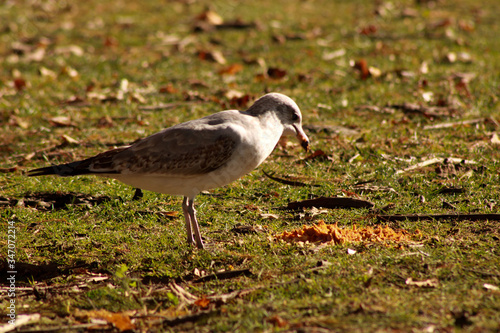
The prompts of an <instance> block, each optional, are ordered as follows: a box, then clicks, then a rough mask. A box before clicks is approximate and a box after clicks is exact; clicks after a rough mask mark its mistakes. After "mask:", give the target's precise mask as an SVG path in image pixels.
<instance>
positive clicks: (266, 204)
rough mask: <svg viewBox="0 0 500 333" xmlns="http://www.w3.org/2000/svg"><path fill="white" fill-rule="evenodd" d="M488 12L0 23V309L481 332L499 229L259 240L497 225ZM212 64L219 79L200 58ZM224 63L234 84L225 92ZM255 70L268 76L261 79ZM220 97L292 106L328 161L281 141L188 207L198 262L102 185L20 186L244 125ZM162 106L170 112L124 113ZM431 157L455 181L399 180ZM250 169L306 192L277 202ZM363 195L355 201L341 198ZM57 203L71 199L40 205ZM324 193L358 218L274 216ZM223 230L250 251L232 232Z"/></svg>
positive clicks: (239, 12) (275, 326)
mask: <svg viewBox="0 0 500 333" xmlns="http://www.w3.org/2000/svg"><path fill="white" fill-rule="evenodd" d="M206 6H209V7H210V8H211V10H212V11H213V12H215V13H217V14H218V15H220V16H221V17H222V18H223V19H224V21H225V22H230V21H234V20H236V19H238V18H239V19H241V20H242V21H243V22H244V23H252V24H255V25H252V26H250V27H248V28H244V29H236V28H229V29H215V28H214V29H208V30H207V31H194V30H195V29H194V26H195V24H196V23H199V22H198V21H197V20H196V17H197V16H198V15H199V14H200V13H202V12H203V11H204V10H205V8H206ZM499 9H500V8H499V5H498V3H497V1H495V0H486V1H482V3H481V4H480V5H479V4H478V3H477V2H474V1H470V0H460V1H455V2H453V3H452V2H445V1H429V2H427V1H424V2H413V1H394V2H380V3H379V4H374V3H373V2H370V1H361V0H360V1H352V2H349V1H336V2H332V1H326V0H325V1H322V0H318V1H274V2H272V3H269V1H253V2H240V1H211V2H206V1H195V2H183V1H171V2H165V3H159V2H156V1H143V2H141V3H140V4H139V3H138V2H109V3H101V2H98V1H87V2H85V3H83V2H82V3H68V2H57V1H46V2H33V1H25V2H19V3H17V2H15V3H14V2H7V3H5V4H4V5H3V6H2V7H1V8H0V17H1V20H0V22H2V23H1V25H0V27H1V29H0V31H1V32H0V40H1V41H2V42H1V43H0V62H1V64H2V65H1V66H0V78H1V79H0V96H1V99H0V106H1V108H0V126H1V130H0V156H1V159H0V168H1V170H2V173H0V197H1V198H0V203H1V206H0V219H1V221H2V223H1V225H0V230H1V233H2V235H4V237H2V238H1V239H0V250H1V251H2V257H4V258H7V255H4V253H5V254H7V248H8V240H7V232H8V231H7V230H8V225H9V224H8V222H9V221H11V222H14V224H15V230H16V236H17V238H16V269H17V270H18V275H17V282H16V283H17V284H16V287H17V288H18V289H17V293H16V301H17V308H16V311H17V314H18V315H20V314H28V315H31V316H32V317H31V318H32V319H33V321H32V322H31V323H30V324H28V325H26V326H22V327H19V328H18V330H19V331H23V330H31V331H33V330H46V329H54V328H55V327H59V328H60V329H61V330H69V329H73V330H79V331H84V330H87V329H92V328H94V329H108V330H114V331H121V330H127V329H132V330H134V331H141V330H142V331H216V332H218V331H231V332H238V331H240V332H248V331H266V332H270V331H306V332H307V331H311V332H313V331H321V330H322V329H324V330H333V331H360V332H372V331H381V332H389V331H405V332H409V331H412V332H421V331H428V332H431V331H438V332H449V331H463V332H489V331H491V332H494V331H498V330H499V329H500V315H499V313H500V306H499V304H500V294H499V291H498V287H499V286H500V268H499V267H500V256H499V255H500V254H499V250H500V247H499V240H500V232H499V230H500V228H499V226H498V221H497V220H494V219H493V220H488V219H483V220H479V221H477V220H476V221H472V220H454V219H440V218H435V219H434V220H424V219H422V220H420V221H417V222H414V221H409V220H406V221H400V222H389V223H388V225H389V226H390V227H392V228H394V229H405V230H408V231H409V232H414V231H416V230H420V231H421V233H422V238H421V239H418V240H417V243H416V244H413V243H410V244H392V245H389V246H387V245H383V244H378V243H377V244H373V243H354V244H342V245H332V246H325V247H318V246H317V244H311V245H300V244H285V243H281V242H277V241H272V240H271V239H270V238H272V236H273V235H276V234H279V233H281V232H283V231H284V230H292V229H296V228H300V227H302V225H304V224H308V225H310V224H313V223H315V222H317V221H319V220H324V221H326V222H327V223H338V225H339V226H342V227H346V228H349V227H351V226H352V225H357V226H358V227H363V226H376V225H378V224H380V222H378V220H377V214H379V213H380V212H381V210H383V208H384V207H385V209H386V211H384V212H383V213H384V214H470V213H476V214H493V213H499V211H498V210H499V208H498V202H499V201H500V197H499V193H500V192H499V185H498V184H499V175H498V168H499V160H500V153H499V149H498V148H499V144H498V137H496V133H498V132H499V128H498V126H499V125H498V122H499V121H500V118H499V117H498V111H499V100H498V95H499V87H500V76H499V73H500V42H499V40H498V33H499V32H500V27H499V25H498V20H497V18H496V16H495V15H496V13H498V11H499ZM217 51H218V52H221V53H222V55H223V57H224V58H225V59H226V63H218V62H217V61H213V60H210V55H212V56H213V55H216V52H217ZM203 54H205V59H203ZM207 54H208V56H207ZM363 62H366V64H367V66H368V67H372V68H371V69H370V73H371V74H372V75H370V76H368V77H367V78H366V79H362V78H361V76H362V74H363V72H362V71H361V70H359V69H357V68H359V67H360V66H359V64H362V63H363ZM355 63H358V66H353V65H354V64H355ZM233 64H239V65H241V67H240V68H239V71H238V70H237V71H236V73H234V74H232V75H231V74H227V71H228V68H229V66H231V65H233ZM268 68H278V69H279V70H281V71H283V73H284V77H282V78H279V77H272V75H271V76H270V77H268V76H266V75H265V73H267V69H268ZM364 74H365V75H366V74H367V72H365V73H364ZM229 90H236V91H239V92H242V93H243V94H248V97H249V98H250V99H255V98H257V97H259V96H261V95H262V94H264V93H265V92H267V91H279V92H282V93H285V94H287V95H289V96H290V97H292V98H293V99H294V100H295V101H296V102H297V103H298V105H299V106H300V107H301V109H302V112H303V116H304V125H305V126H306V131H307V132H308V135H309V137H310V139H311V142H312V148H313V150H322V151H323V152H324V153H325V156H326V157H325V156H323V157H325V158H321V157H318V158H313V159H305V157H306V156H308V155H309V154H308V153H305V152H302V151H301V149H300V147H299V146H298V145H297V144H295V142H294V141H292V140H291V141H290V142H291V143H292V144H287V145H283V146H282V145H279V146H278V147H277V148H276V150H275V152H274V153H273V154H272V155H271V156H270V157H269V158H268V159H267V160H266V161H265V162H264V163H263V165H262V166H260V167H259V168H258V169H257V170H255V171H254V172H252V173H250V174H249V175H247V176H245V177H243V178H242V179H240V180H238V181H236V182H234V183H232V184H230V185H228V186H226V187H224V188H218V189H213V190H211V191H210V193H208V194H203V195H199V196H198V197H197V201H196V203H197V210H198V217H199V220H200V223H201V228H202V233H203V235H204V237H205V238H206V239H207V241H208V243H209V244H210V247H209V249H208V250H203V251H200V250H197V249H194V248H192V247H189V246H187V244H186V242H185V239H184V238H185V236H184V235H185V231H184V229H183V224H184V222H183V217H182V212H181V209H180V203H181V201H180V198H177V197H169V196H164V195H159V194H156V193H150V192H146V193H145V195H144V198H143V199H142V200H139V201H132V200H131V197H132V195H133V189H131V188H130V187H128V186H126V185H123V184H121V183H119V182H116V181H113V180H106V179H98V178H91V177H77V178H53V177H41V178H27V177H26V176H25V172H26V171H27V170H29V169H32V168H36V167H41V166H45V165H48V164H51V163H62V162H66V161H70V160H74V159H78V158H84V157H87V156H91V155H93V154H96V153H98V152H101V151H103V150H106V149H108V148H110V147H113V146H118V145H121V144H124V143H129V142H133V141H134V140H136V139H138V138H140V137H144V136H146V135H148V134H151V133H154V132H156V131H158V130H160V129H162V128H165V127H168V126H171V125H174V124H176V123H178V122H183V121H187V120H190V119H194V118H198V117H201V116H204V115H208V114H211V113H213V112H217V111H219V110H221V109H227V108H240V109H244V108H245V107H246V106H247V105H246V104H245V103H244V101H243V102H240V104H239V102H238V101H235V100H231V99H230V98H229V97H228V95H227V92H228V91H229ZM168 103H175V104H174V107H173V108H167V109H158V110H150V109H144V107H145V106H155V105H161V104H168ZM404 103H412V104H415V105H416V106H417V111H416V112H415V111H414V112H412V110H411V108H409V107H408V105H406V106H404ZM388 106H389V107H388ZM390 106H392V107H390ZM419 107H422V108H420V109H419ZM55 117H63V118H55ZM463 121H465V123H460V122H463ZM467 121H468V123H467ZM448 123H450V124H451V123H454V125H453V126H451V127H437V128H432V127H433V126H437V125H442V124H448ZM63 136H66V137H69V138H72V139H74V142H73V141H72V140H69V141H68V139H64V137H63ZM68 142H69V143H68ZM33 153H34V154H33ZM436 157H437V158H448V157H454V158H458V159H464V160H470V161H474V164H470V165H469V164H468V165H465V164H463V163H453V162H451V163H445V162H441V163H434V164H431V165H428V166H422V167H419V168H416V169H415V170H412V171H407V172H398V171H401V170H404V169H406V168H408V167H410V166H412V165H416V164H417V163H420V162H423V161H428V160H430V159H432V158H436ZM262 170H265V171H267V172H274V174H275V176H276V177H280V178H287V177H295V178H294V179H297V180H299V181H301V182H305V183H309V184H312V183H316V184H319V185H320V186H319V187H313V186H306V187H293V186H289V185H284V184H281V183H278V182H275V181H272V180H271V179H269V178H267V177H266V176H264V174H263V173H262ZM364 182H366V183H367V184H368V185H369V187H368V189H365V190H363V191H359V190H356V184H359V183H364ZM375 186H377V187H375ZM384 188H385V189H388V188H390V189H391V190H390V191H387V190H384ZM443 189H451V190H448V192H447V191H443ZM453 189H455V190H453ZM457 189H458V190H457ZM354 192H356V194H355V193H354ZM71 193H73V194H75V195H76V196H75V197H74V198H80V199H78V200H79V201H78V200H77V199H73V200H76V201H74V202H73V203H71V204H68V205H63V207H62V208H61V209H55V208H54V209H52V208H51V207H50V205H52V204H53V201H51V200H53V199H54V198H56V197H57V196H60V195H66V194H71ZM36 194H39V197H38V198H37V199H33V197H34V195H36ZM337 195H338V196H351V197H358V196H359V198H362V199H365V200H370V201H372V202H374V203H375V209H374V210H368V209H351V210H346V209H328V210H327V211H326V212H323V213H322V214H320V215H317V216H314V217H307V216H311V214H310V213H311V212H310V210H306V213H309V215H307V214H306V215H305V216H304V215H303V214H302V215H301V214H300V212H293V211H286V210H281V209H279V208H280V207H284V206H286V205H287V203H288V202H291V201H298V200H305V199H310V198H313V197H317V196H337ZM99 197H100V198H101V199H102V200H98V201H97V203H96V202H95V201H94V200H96V199H98V198H99ZM30 200H31V201H30ZM33 202H34V203H33ZM262 213H271V214H275V215H278V217H279V218H278V219H272V218H266V217H264V216H263V215H262ZM238 225H240V226H241V225H243V226H250V227H253V228H254V229H259V230H262V231H263V232H255V233H245V234H240V233H236V232H235V231H234V229H233V228H234V227H235V226H238ZM348 249H351V250H355V251H356V252H355V254H349V252H348ZM5 268H6V266H5ZM221 272H233V273H234V276H230V277H229V278H225V279H224V278H222V276H223V275H221V274H222V273H221ZM3 274H4V275H3V277H4V278H2V281H3V283H4V284H5V286H3V287H2V290H7V287H6V286H7V284H6V283H7V282H6V277H7V275H5V273H3ZM205 276H208V278H205V279H203V278H202V279H200V278H201V277H205ZM409 278H411V279H412V280H413V281H417V282H422V281H424V282H425V281H427V282H429V281H431V282H429V283H431V284H432V285H431V286H430V287H425V286H419V285H412V284H411V283H407V282H408V281H409V280H408V279H409ZM174 282H175V283H176V284H177V285H178V286H179V287H180V288H182V289H175V288H176V287H175V286H174V285H172V283H174ZM495 287H496V289H495ZM179 290H181V291H179ZM182 290H183V291H182ZM236 291H240V294H235V292H236ZM183 292H184V294H183ZM186 292H187V293H189V294H186ZM229 295H232V296H229ZM223 296H224V297H226V298H224V297H223ZM190 297H191V298H190ZM8 302H9V299H8V298H4V299H3V300H2V301H1V306H2V308H7V306H8V304H9V303H8ZM102 310H106V311H108V312H102ZM99 311H101V312H99ZM111 313H114V314H115V316H114V317H112V316H111ZM34 314H40V317H39V318H38V319H36V317H34ZM2 318H3V319H5V320H4V321H3V323H5V324H7V320H8V318H7V317H6V316H3V317H2ZM18 318H19V317H18ZM96 318H97V319H98V320H101V321H100V322H95V320H96ZM35 319H36V320H35ZM92 320H94V321H92ZM103 320H104V321H103Z"/></svg>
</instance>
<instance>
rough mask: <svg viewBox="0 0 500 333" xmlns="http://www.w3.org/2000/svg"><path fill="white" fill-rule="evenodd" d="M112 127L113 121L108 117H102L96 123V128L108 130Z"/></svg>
mask: <svg viewBox="0 0 500 333" xmlns="http://www.w3.org/2000/svg"><path fill="white" fill-rule="evenodd" d="M113 126H114V122H113V119H112V118H111V117H110V116H109V115H105V116H102V117H101V118H99V120H98V121H97V127H98V128H110V127H113Z"/></svg>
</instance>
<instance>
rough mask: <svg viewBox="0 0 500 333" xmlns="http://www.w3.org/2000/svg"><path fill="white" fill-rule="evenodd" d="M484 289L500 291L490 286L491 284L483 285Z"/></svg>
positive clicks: (496, 287)
mask: <svg viewBox="0 0 500 333" xmlns="http://www.w3.org/2000/svg"><path fill="white" fill-rule="evenodd" d="M483 288H484V289H486V290H492V291H500V288H499V287H498V286H495V285H493V284H489V283H485V284H483Z"/></svg>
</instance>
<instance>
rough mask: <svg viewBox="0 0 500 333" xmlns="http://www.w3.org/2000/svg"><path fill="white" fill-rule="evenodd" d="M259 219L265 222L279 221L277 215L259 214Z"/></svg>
mask: <svg viewBox="0 0 500 333" xmlns="http://www.w3.org/2000/svg"><path fill="white" fill-rule="evenodd" d="M259 216H260V218H262V219H265V220H279V218H280V216H279V215H278V214H266V213H261V214H259Z"/></svg>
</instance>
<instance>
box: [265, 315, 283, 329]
mask: <svg viewBox="0 0 500 333" xmlns="http://www.w3.org/2000/svg"><path fill="white" fill-rule="evenodd" d="M266 321H267V322H268V323H270V324H272V325H273V326H277V327H286V326H288V321H286V320H285V319H283V318H281V317H280V316H278V315H274V316H272V317H269V318H267V319H266Z"/></svg>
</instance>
